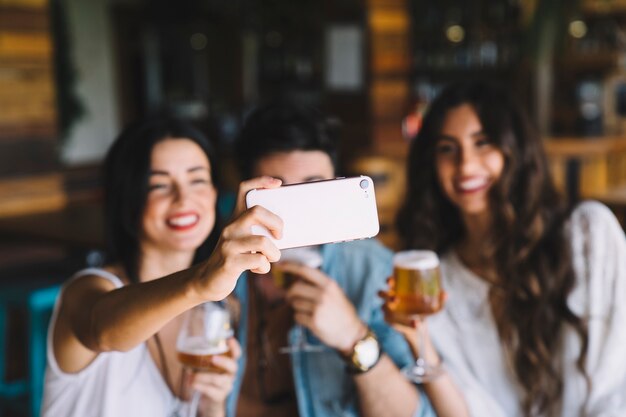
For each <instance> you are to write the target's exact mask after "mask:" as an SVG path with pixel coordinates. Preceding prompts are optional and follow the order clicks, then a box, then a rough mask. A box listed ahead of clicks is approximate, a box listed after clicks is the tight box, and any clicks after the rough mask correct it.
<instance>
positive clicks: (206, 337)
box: [176, 302, 233, 417]
mask: <svg viewBox="0 0 626 417" xmlns="http://www.w3.org/2000/svg"><path fill="white" fill-rule="evenodd" d="M232 335H233V330H232V326H231V318H230V313H229V312H228V310H227V309H226V307H225V306H224V305H222V304H221V303H217V302H207V303H203V304H200V305H197V306H195V307H194V308H192V309H191V310H189V312H188V313H187V315H186V316H185V319H184V322H183V325H182V327H181V328H180V331H179V333H178V338H177V340H176V351H177V355H178V360H179V361H180V362H181V363H182V364H183V365H184V368H183V377H182V378H181V381H182V382H181V383H183V384H184V381H185V374H184V373H185V372H187V371H189V370H190V371H205V372H218V373H223V372H224V370H222V369H221V368H218V367H216V366H214V365H213V364H212V363H211V358H212V357H213V356H216V355H230V350H229V348H228V342H227V341H228V338H230V337H232ZM182 392H183V390H182V389H181V393H182ZM199 401H200V393H199V392H197V391H194V392H193V395H192V397H191V403H190V405H189V407H188V408H187V410H188V413H187V416H188V417H196V415H197V413H198V404H199Z"/></svg>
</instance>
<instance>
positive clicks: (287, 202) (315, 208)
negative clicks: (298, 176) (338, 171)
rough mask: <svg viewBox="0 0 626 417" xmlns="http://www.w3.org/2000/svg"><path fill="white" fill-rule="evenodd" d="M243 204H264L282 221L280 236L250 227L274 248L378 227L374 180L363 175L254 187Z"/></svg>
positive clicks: (351, 236)
mask: <svg viewBox="0 0 626 417" xmlns="http://www.w3.org/2000/svg"><path fill="white" fill-rule="evenodd" d="M246 205H247V207H248V208H250V207H253V206H257V205H258V206H262V207H265V208H266V209H268V210H269V211H271V212H273V213H274V214H276V215H277V216H279V217H280V218H281V219H282V220H283V222H284V228H283V236H282V238H281V239H274V238H273V237H272V236H271V234H270V233H269V231H268V230H267V229H266V228H265V227H263V226H253V227H252V233H253V234H256V235H263V236H267V237H269V238H270V239H272V241H273V242H274V244H276V246H277V247H278V249H287V248H295V247H300V246H312V245H321V244H324V243H335V242H344V241H349V240H355V239H364V238H369V237H374V236H376V235H377V234H378V231H379V229H380V226H379V224H378V212H377V210H376V195H375V194H374V182H373V181H372V179H371V178H369V177H367V176H360V177H351V178H336V179H332V180H323V181H313V182H306V183H300V184H290V185H284V186H282V187H279V188H273V189H254V190H251V191H249V192H248V193H247V194H246Z"/></svg>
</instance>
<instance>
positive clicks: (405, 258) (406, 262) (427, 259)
mask: <svg viewBox="0 0 626 417" xmlns="http://www.w3.org/2000/svg"><path fill="white" fill-rule="evenodd" d="M393 266H394V267H400V268H408V269H433V268H437V267H438V266H439V257H438V256H437V254H436V253H435V252H433V251H431V250H406V251H401V252H397V253H396V254H395V255H394V256H393Z"/></svg>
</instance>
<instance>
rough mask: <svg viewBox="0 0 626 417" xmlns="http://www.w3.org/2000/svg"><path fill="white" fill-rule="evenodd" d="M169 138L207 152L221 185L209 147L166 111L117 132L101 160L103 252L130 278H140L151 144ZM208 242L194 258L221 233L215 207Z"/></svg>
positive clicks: (205, 254)
mask: <svg viewBox="0 0 626 417" xmlns="http://www.w3.org/2000/svg"><path fill="white" fill-rule="evenodd" d="M169 138H182V139H189V140H191V141H193V142H194V143H196V144H197V145H198V146H200V148H202V150H203V151H204V153H205V154H206V156H207V158H208V160H209V162H210V167H211V179H212V181H213V185H214V186H215V187H216V188H217V189H219V178H218V169H217V167H216V166H215V165H216V158H215V157H214V156H215V153H214V150H213V146H212V144H211V142H209V140H208V139H207V137H206V136H205V135H204V134H203V133H202V132H200V131H199V130H197V129H196V128H195V127H193V126H192V125H190V124H189V123H187V122H185V121H183V120H180V119H177V118H175V117H170V116H166V115H164V116H153V117H149V118H146V119H143V120H140V121H138V122H136V123H134V124H132V125H130V126H128V127H127V128H126V129H125V130H124V131H123V132H122V133H120V135H119V136H118V137H117V139H116V140H115V142H114V143H113V145H112V146H111V148H110V149H109V152H108V154H107V156H106V158H105V161H104V175H103V176H104V225H105V238H106V246H107V255H108V257H109V258H110V259H109V261H111V262H119V263H120V264H121V265H122V266H123V267H124V271H125V272H126V274H127V276H128V279H129V280H130V281H131V282H138V281H139V270H138V269H139V260H140V259H139V258H140V247H139V244H140V242H139V238H140V236H141V227H142V226H141V224H142V223H141V218H142V216H143V212H144V209H145V206H146V201H147V198H148V181H149V173H150V160H151V157H152V149H153V148H154V146H155V145H156V144H157V143H159V142H161V141H163V140H165V139H169ZM215 213H216V214H215V215H216V219H215V225H214V226H213V230H212V231H211V233H210V234H209V236H208V237H207V239H206V241H205V242H203V243H202V245H200V247H199V248H198V249H196V253H195V256H194V260H193V262H198V261H200V260H202V259H203V258H206V257H208V256H209V255H210V254H211V252H212V251H213V248H214V247H215V244H216V243H217V238H218V236H219V232H220V219H219V218H218V210H217V207H216V210H215Z"/></svg>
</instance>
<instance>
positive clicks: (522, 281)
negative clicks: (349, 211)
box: [397, 82, 590, 416]
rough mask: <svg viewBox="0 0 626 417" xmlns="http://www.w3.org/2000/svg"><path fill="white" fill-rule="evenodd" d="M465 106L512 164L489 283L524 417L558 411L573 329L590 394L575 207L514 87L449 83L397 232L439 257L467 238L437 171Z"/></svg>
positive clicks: (502, 189) (411, 168)
mask: <svg viewBox="0 0 626 417" xmlns="http://www.w3.org/2000/svg"><path fill="white" fill-rule="evenodd" d="M463 104H469V105H470V106H471V107H472V108H473V109H474V111H475V112H476V114H477V116H478V118H479V120H480V122H481V125H482V127H483V131H484V132H485V133H486V136H487V138H488V139H489V140H490V141H491V142H492V143H493V144H494V145H495V146H496V147H497V148H498V149H499V150H500V151H501V152H502V154H503V156H504V160H505V164H504V168H503V172H502V175H501V177H500V179H499V180H498V182H497V183H496V184H495V185H494V186H493V187H492V189H491V190H490V192H489V199H490V207H492V208H493V209H492V214H491V215H492V221H493V228H492V230H493V232H492V234H491V237H490V239H489V243H490V244H489V250H488V251H487V256H488V258H489V259H490V260H491V261H492V262H493V264H494V266H495V273H496V276H497V278H496V279H495V281H493V282H491V280H490V284H491V290H490V304H491V308H492V312H493V315H494V318H495V320H496V324H497V328H498V333H499V336H500V339H501V341H502V343H503V345H504V347H505V349H506V351H507V352H508V353H509V355H510V358H511V360H512V363H513V367H514V370H515V375H516V376H517V379H518V382H519V383H520V385H521V386H522V387H523V389H524V392H525V397H524V398H523V399H522V400H521V404H520V406H521V407H522V410H523V412H524V414H525V415H526V416H534V415H553V414H555V413H556V411H557V410H558V407H559V405H560V400H561V394H562V390H563V376H562V374H561V371H560V370H559V367H558V364H557V363H556V361H555V358H557V357H558V352H559V350H560V348H561V346H560V342H561V340H562V330H563V329H564V328H565V327H567V326H571V327H572V328H573V329H575V331H576V332H577V333H578V335H579V336H580V339H581V342H582V343H581V350H580V355H579V357H578V360H577V367H578V369H579V371H580V372H581V373H582V375H583V376H584V377H585V379H586V380H587V384H588V388H590V380H589V377H588V375H587V372H586V370H585V368H584V363H585V359H586V356H587V347H588V333H587V327H586V322H585V321H584V320H583V319H582V318H581V317H578V316H577V315H576V314H575V313H574V312H573V311H572V310H571V309H570V308H569V306H568V304H567V298H568V295H569V294H570V293H571V291H572V290H573V288H574V287H575V285H576V278H575V275H574V270H573V261H572V253H571V247H570V244H569V241H568V236H567V233H568V232H567V220H568V218H569V216H570V213H571V206H570V205H569V204H567V203H566V202H565V200H564V199H563V198H562V197H561V196H560V194H559V193H558V192H557V190H556V188H555V187H554V185H553V182H552V179H551V177H550V173H549V170H548V164H547V159H546V156H545V152H544V150H543V146H542V143H541V140H540V138H539V136H538V135H537V134H536V133H535V132H534V131H533V129H532V128H531V125H530V123H529V121H528V119H527V117H526V115H525V113H524V111H523V110H522V108H521V107H520V106H519V105H518V104H517V103H516V102H515V101H514V100H513V98H512V97H511V95H510V94H509V92H508V91H506V90H505V89H503V88H501V87H499V86H495V85H493V84H489V83H485V82H462V83H457V84H453V85H450V86H449V87H448V88H446V89H445V90H444V91H442V92H441V94H440V95H439V96H438V97H437V99H436V100H435V101H434V102H433V103H432V105H431V106H430V109H429V110H428V112H427V114H426V115H425V117H424V123H423V126H422V128H421V130H420V132H419V133H418V135H417V137H416V138H415V139H414V140H413V142H412V145H411V150H410V152H409V157H408V167H407V190H406V200H405V202H404V205H403V207H402V208H401V210H400V212H399V215H398V219H397V226H398V231H399V234H400V237H401V239H402V242H403V246H404V247H405V248H407V249H408V248H419V249H431V250H435V251H437V252H438V253H440V254H442V253H444V252H446V251H447V250H449V249H451V248H453V247H454V246H455V245H456V244H458V243H459V242H461V241H462V240H463V238H464V234H465V227H464V224H463V221H462V219H461V216H460V212H459V210H458V209H457V207H456V206H455V205H453V204H452V203H451V202H450V200H449V199H448V198H447V197H446V196H445V194H444V192H443V190H442V189H441V187H440V185H439V182H438V179H437V172H436V166H435V147H436V145H437V141H438V139H439V137H440V133H441V129H442V126H443V122H444V119H445V117H446V115H447V113H448V111H449V110H451V109H454V108H456V107H458V106H460V105H463ZM495 231H497V233H496V232H495Z"/></svg>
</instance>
